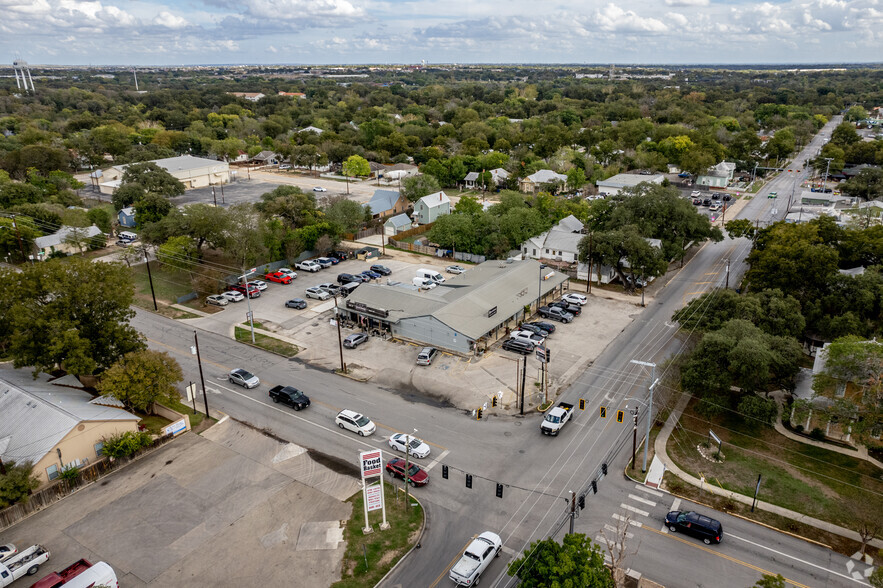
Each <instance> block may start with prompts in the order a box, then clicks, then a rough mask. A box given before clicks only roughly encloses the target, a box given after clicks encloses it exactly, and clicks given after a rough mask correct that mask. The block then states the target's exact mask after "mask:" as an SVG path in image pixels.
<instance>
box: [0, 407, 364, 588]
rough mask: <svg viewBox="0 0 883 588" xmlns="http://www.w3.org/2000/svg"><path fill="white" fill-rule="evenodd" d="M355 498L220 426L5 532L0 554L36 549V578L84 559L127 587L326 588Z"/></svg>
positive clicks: (300, 456)
mask: <svg viewBox="0 0 883 588" xmlns="http://www.w3.org/2000/svg"><path fill="white" fill-rule="evenodd" d="M353 471H355V468H353ZM358 488H359V485H358V481H357V480H356V478H354V477H350V476H349V475H344V474H341V473H337V472H334V471H332V470H331V469H329V468H327V467H325V466H323V465H320V464H318V463H316V462H315V461H314V460H313V459H312V458H311V457H310V456H309V454H308V453H307V452H306V450H305V449H303V448H302V447H299V446H297V445H294V444H290V443H288V444H287V443H283V442H280V441H277V440H274V439H271V438H270V437H267V436H265V435H263V434H261V433H259V432H257V431H255V430H253V429H251V428H249V427H247V426H244V425H240V424H238V423H237V422H235V421H232V420H230V419H227V420H225V421H223V422H221V423H219V424H217V425H215V426H213V427H212V428H210V429H208V430H207V431H205V432H204V433H203V434H202V435H196V434H194V433H186V434H184V435H183V436H182V437H181V438H180V439H177V440H175V441H173V442H172V443H169V444H167V445H165V446H164V447H162V448H161V449H159V450H157V451H155V452H154V453H152V454H150V455H149V456H147V457H145V458H143V459H141V460H139V461H137V462H135V463H133V464H132V465H130V466H128V467H126V468H123V469H122V470H120V471H118V472H116V473H114V474H111V475H110V476H107V477H106V478H104V479H103V480H102V481H100V482H98V483H96V484H93V485H91V486H87V487H86V488H84V489H83V490H81V491H79V492H77V493H76V494H73V495H72V496H70V497H68V498H66V499H64V500H62V501H61V502H59V503H57V504H55V505H53V506H52V507H50V508H47V509H45V510H43V511H41V512H39V513H37V514H36V515H34V516H32V517H30V518H28V519H26V520H24V521H22V522H20V523H18V524H17V525H16V526H14V527H12V528H11V529H7V530H6V531H5V532H4V533H3V534H2V537H0V543H6V542H13V543H15V544H16V545H19V546H28V545H31V544H33V543H40V544H42V545H44V546H46V547H47V548H48V549H49V550H50V551H51V552H52V559H50V560H49V562H48V563H47V564H45V565H44V566H43V568H42V569H41V570H40V572H38V575H37V576H36V578H40V577H43V576H44V575H46V574H48V573H49V572H50V571H52V570H60V569H61V568H63V567H65V566H67V565H69V564H71V563H73V562H74V561H76V560H78V559H80V558H86V559H88V560H89V561H92V562H96V561H106V562H107V563H109V564H110V565H111V566H112V567H113V568H114V570H116V572H117V576H118V578H119V581H120V585H121V586H126V587H127V588H129V587H133V586H230V585H242V584H247V583H249V582H251V581H252V580H253V579H254V578H260V579H261V582H262V583H263V584H264V585H267V586H286V585H291V582H292V578H298V581H297V585H298V586H310V587H316V588H319V587H326V586H328V585H330V584H331V583H333V582H334V581H336V580H337V579H339V577H340V565H341V560H342V557H343V553H344V550H345V544H344V543H343V529H342V526H341V522H342V521H345V520H347V519H348V518H349V517H350V515H351V514H352V513H351V512H350V511H351V506H350V504H349V503H346V502H343V500H345V499H346V498H347V497H349V496H350V495H352V494H353V493H354V492H356V491H357V490H358ZM356 514H358V513H356ZM34 580H35V578H34V577H26V578H25V579H22V580H19V581H18V582H16V583H14V584H13V585H12V586H13V588H23V587H25V586H29V585H30V584H31V583H33V581H34Z"/></svg>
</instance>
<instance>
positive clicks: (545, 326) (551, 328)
mask: <svg viewBox="0 0 883 588" xmlns="http://www.w3.org/2000/svg"><path fill="white" fill-rule="evenodd" d="M524 324H525V325H533V326H535V327H539V328H541V329H542V330H544V331H546V332H547V333H549V334H550V335H551V334H552V333H554V332H555V325H553V324H552V323H547V322H545V321H533V322H530V323H524ZM522 326H524V325H522Z"/></svg>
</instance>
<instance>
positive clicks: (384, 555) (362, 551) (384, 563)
mask: <svg viewBox="0 0 883 588" xmlns="http://www.w3.org/2000/svg"><path fill="white" fill-rule="evenodd" d="M384 484H385V487H384V490H383V491H384V493H385V494H386V520H387V522H388V523H389V525H390V526H389V529H387V530H386V531H381V530H380V523H381V522H382V521H383V517H382V515H381V511H379V510H375V511H372V512H370V513H368V520H369V521H370V523H371V527H372V528H373V529H374V532H373V533H370V534H368V535H365V534H364V533H362V527H364V526H365V511H364V507H363V502H362V492H361V491H359V492H357V493H356V494H354V495H353V496H352V497H351V498H350V499H349V501H348V502H350V503H352V505H353V514H352V516H351V517H350V520H348V521H347V523H346V528H344V531H343V538H344V539H345V540H346V553H345V554H344V556H343V564H342V566H341V580H340V581H339V582H335V583H334V584H332V585H331V586H332V588H361V587H364V586H374V585H376V584H377V582H379V581H380V579H381V578H382V577H383V576H384V575H386V573H387V572H389V570H390V569H391V568H392V566H394V565H395V564H396V562H398V561H399V559H401V557H402V556H403V555H404V554H405V553H407V552H408V550H409V549H411V546H412V545H413V544H414V543H415V542H416V541H417V537H418V534H419V532H420V527H421V525H422V524H423V509H422V508H421V507H420V505H419V504H417V503H416V502H414V500H413V499H412V500H410V502H411V504H412V505H414V504H416V506H412V507H411V508H409V509H407V510H405V508H404V507H403V505H402V499H403V498H404V495H403V494H401V493H399V495H397V494H396V490H394V489H393V486H392V485H390V484H389V483H387V482H386V481H384ZM397 498H398V500H397ZM366 559H367V569H366V567H365V562H366Z"/></svg>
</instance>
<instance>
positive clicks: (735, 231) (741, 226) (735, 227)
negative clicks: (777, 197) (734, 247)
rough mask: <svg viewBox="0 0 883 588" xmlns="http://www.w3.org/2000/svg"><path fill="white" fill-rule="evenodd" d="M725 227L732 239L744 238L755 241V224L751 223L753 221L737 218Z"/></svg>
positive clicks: (728, 222)
mask: <svg viewBox="0 0 883 588" xmlns="http://www.w3.org/2000/svg"><path fill="white" fill-rule="evenodd" d="M724 226H725V227H726V229H727V235H728V236H729V237H730V239H740V238H742V237H745V238H747V239H753V238H754V235H755V234H756V229H755V226H754V223H752V222H751V219H747V218H737V219H735V220H731V221H727V224H726V225H724Z"/></svg>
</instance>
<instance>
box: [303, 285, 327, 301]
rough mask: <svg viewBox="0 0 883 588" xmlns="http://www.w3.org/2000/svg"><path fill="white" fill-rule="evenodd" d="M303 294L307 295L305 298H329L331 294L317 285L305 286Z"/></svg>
mask: <svg viewBox="0 0 883 588" xmlns="http://www.w3.org/2000/svg"><path fill="white" fill-rule="evenodd" d="M304 294H306V295H307V298H315V299H316V300H328V299H329V298H331V294H329V293H328V292H326V291H325V290H323V289H322V288H318V287H313V288H307V289H306V290H304Z"/></svg>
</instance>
